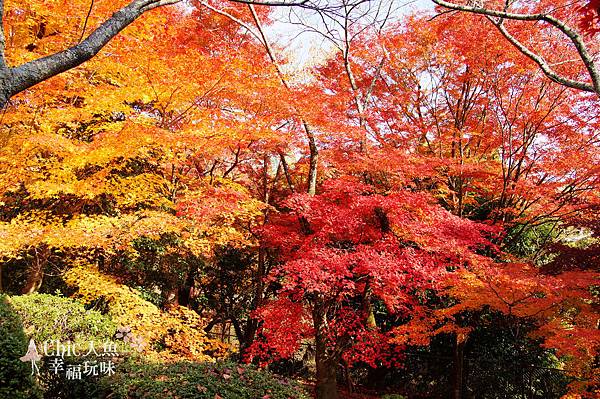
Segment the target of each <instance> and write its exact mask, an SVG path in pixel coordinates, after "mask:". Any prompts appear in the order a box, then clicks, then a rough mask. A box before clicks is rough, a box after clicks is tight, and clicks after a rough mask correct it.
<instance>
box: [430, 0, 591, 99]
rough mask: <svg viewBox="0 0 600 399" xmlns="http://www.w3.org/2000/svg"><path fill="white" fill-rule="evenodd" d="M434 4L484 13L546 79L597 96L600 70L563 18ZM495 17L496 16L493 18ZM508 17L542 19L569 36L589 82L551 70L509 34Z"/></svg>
mask: <svg viewBox="0 0 600 399" xmlns="http://www.w3.org/2000/svg"><path fill="white" fill-rule="evenodd" d="M432 1H433V2H434V3H435V4H437V5H439V6H442V7H445V8H448V9H451V10H456V11H463V12H469V13H473V14H479V15H484V16H486V17H487V19H488V20H490V21H491V22H492V23H493V24H494V26H496V28H498V30H499V31H500V33H502V35H503V36H504V37H505V38H506V39H507V40H508V41H509V42H510V43H511V44H512V45H513V46H515V47H516V48H517V49H518V50H519V51H520V52H521V53H523V54H524V55H525V56H527V57H528V58H530V59H531V60H533V61H534V62H535V63H536V64H538V65H539V66H540V68H541V70H542V71H543V72H544V74H545V75H546V76H548V78H550V79H551V80H553V81H554V82H557V83H559V84H562V85H564V86H567V87H571V88H575V89H579V90H583V91H588V92H592V93H596V94H598V95H599V96H600V71H599V70H598V67H597V66H596V65H595V63H594V59H593V57H592V56H591V54H590V53H589V51H588V50H587V47H586V44H585V42H584V40H583V38H582V36H581V35H580V34H578V33H577V32H576V31H575V30H574V29H573V28H571V27H570V26H569V25H568V24H567V23H565V22H564V21H562V20H560V19H558V18H555V17H553V16H552V15H549V14H547V13H536V14H522V13H513V12H508V10H507V8H508V7H505V9H504V10H502V11H500V10H492V9H487V8H482V7H472V6H468V5H462V4H455V3H451V2H448V1H445V0H432ZM492 17H495V18H497V19H494V18H492ZM505 19H509V20H514V21H530V22H538V21H539V22H545V23H548V24H549V25H551V26H553V27H555V28H556V29H558V30H560V31H561V32H562V33H563V34H564V35H565V36H567V37H568V38H569V40H570V41H571V43H572V44H573V45H574V46H575V48H576V49H577V53H578V54H579V57H580V58H581V61H582V62H583V64H584V66H585V68H586V70H587V72H588V74H589V76H590V79H591V83H587V82H580V81H575V80H572V79H569V78H567V77H564V76H561V75H559V74H558V73H557V72H556V71H554V70H553V69H552V68H551V67H550V65H549V64H548V62H547V61H546V60H545V59H544V58H543V57H542V56H540V55H539V54H536V53H534V52H533V51H532V50H531V49H529V48H527V46H525V45H524V44H523V43H521V42H520V41H519V40H518V39H516V38H515V37H514V36H513V35H511V34H510V33H509V32H508V31H507V30H506V28H505V27H504V25H503V20H505Z"/></svg>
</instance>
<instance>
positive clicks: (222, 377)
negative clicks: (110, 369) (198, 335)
mask: <svg viewBox="0 0 600 399" xmlns="http://www.w3.org/2000/svg"><path fill="white" fill-rule="evenodd" d="M102 385H103V388H104V389H106V394H112V395H114V396H111V397H113V398H115V399H117V398H120V399H130V398H131V399H134V398H145V399H169V398H180V399H183V398H190V399H191V398H194V399H214V398H215V397H219V396H220V397H221V398H223V399H262V398H265V399H308V398H310V397H311V396H310V395H308V394H307V393H306V392H305V391H304V390H303V389H302V388H301V387H300V386H299V385H298V384H297V383H295V382H293V381H289V380H285V379H282V378H278V377H277V376H275V375H273V374H271V373H268V372H266V371H261V370H257V369H255V368H253V367H250V366H245V365H244V366H240V365H238V364H235V363H230V362H218V363H191V362H177V363H149V362H143V361H142V360H141V359H139V358H138V359H129V360H128V361H126V362H125V363H122V364H120V365H119V368H118V369H117V373H116V374H115V375H113V376H112V377H110V378H104V379H103V380H102ZM215 395H218V396H215Z"/></svg>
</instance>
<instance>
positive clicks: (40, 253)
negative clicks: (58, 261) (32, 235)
mask: <svg viewBox="0 0 600 399" xmlns="http://www.w3.org/2000/svg"><path fill="white" fill-rule="evenodd" d="M49 255H50V251H49V249H48V248H47V247H46V246H42V247H41V248H36V250H35V259H34V261H33V264H32V265H31V266H30V267H29V270H28V271H27V272H28V274H27V281H26V282H25V287H23V290H22V291H21V292H22V293H23V294H32V293H34V292H37V291H38V290H39V289H40V287H41V286H42V282H43V281H44V271H45V269H46V265H47V263H48V256H49Z"/></svg>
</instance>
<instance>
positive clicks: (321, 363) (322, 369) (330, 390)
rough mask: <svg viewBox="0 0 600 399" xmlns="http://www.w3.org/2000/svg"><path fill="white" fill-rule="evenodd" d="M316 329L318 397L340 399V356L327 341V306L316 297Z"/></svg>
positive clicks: (320, 398)
mask: <svg viewBox="0 0 600 399" xmlns="http://www.w3.org/2000/svg"><path fill="white" fill-rule="evenodd" d="M313 326H314V329H315V363H316V367H317V383H316V394H317V399H338V398H339V394H338V390H337V367H338V363H339V358H338V356H337V352H336V351H335V348H330V346H331V345H330V343H329V342H327V334H326V332H327V306H326V304H325V303H324V302H323V301H322V300H321V299H316V300H315V304H314V308H313Z"/></svg>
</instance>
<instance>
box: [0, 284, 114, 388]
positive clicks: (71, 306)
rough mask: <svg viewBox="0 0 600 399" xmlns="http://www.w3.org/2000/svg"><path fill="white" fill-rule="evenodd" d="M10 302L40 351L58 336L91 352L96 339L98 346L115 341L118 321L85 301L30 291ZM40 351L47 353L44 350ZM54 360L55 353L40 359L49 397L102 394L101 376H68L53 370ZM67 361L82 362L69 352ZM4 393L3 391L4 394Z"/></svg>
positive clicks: (41, 377)
mask: <svg viewBox="0 0 600 399" xmlns="http://www.w3.org/2000/svg"><path fill="white" fill-rule="evenodd" d="M10 304H11V305H12V307H13V308H14V310H15V311H16V313H18V315H19V316H20V318H21V320H22V325H23V328H24V330H25V333H27V335H29V336H30V337H31V338H33V339H34V340H35V342H36V343H37V346H38V351H40V348H41V347H42V345H43V343H44V341H55V340H58V341H61V342H62V343H63V344H64V343H66V342H67V341H70V342H72V343H74V344H75V345H76V347H77V349H78V351H79V353H82V354H83V353H86V352H87V350H88V348H89V343H90V342H91V341H94V345H96V348H98V350H100V348H101V346H102V344H103V343H104V342H105V341H113V339H112V338H113V336H114V334H115V331H116V325H115V323H113V321H112V320H111V319H110V317H109V316H106V315H103V314H101V313H100V312H97V311H95V310H86V309H85V307H84V305H83V304H82V303H80V302H77V301H75V300H73V299H70V298H65V297H61V296H56V295H49V294H29V295H23V296H13V297H11V298H10ZM50 346H51V347H52V346H53V345H52V344H50ZM26 347H27V345H25V348H26ZM23 353H25V352H23ZM39 353H40V355H43V353H42V352H41V351H40V352H39ZM19 356H22V355H19ZM50 360H51V357H44V358H43V359H42V361H41V362H40V363H38V365H39V367H40V375H39V377H38V383H39V386H40V387H41V388H42V389H43V392H44V397H45V398H48V399H74V398H93V397H98V396H97V395H98V394H97V392H98V389H97V383H98V378H97V377H96V378H94V377H90V376H88V377H85V378H82V379H81V380H68V379H67V378H66V376H65V375H64V373H58V374H54V373H52V372H50V369H49V366H48V364H49V362H50ZM64 361H65V364H78V363H80V362H81V359H79V358H75V357H70V356H65V359H64ZM29 373H31V372H30V371H29ZM4 397H5V396H2V395H0V398H4ZM6 397H8V396H6ZM28 398H29V397H28Z"/></svg>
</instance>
